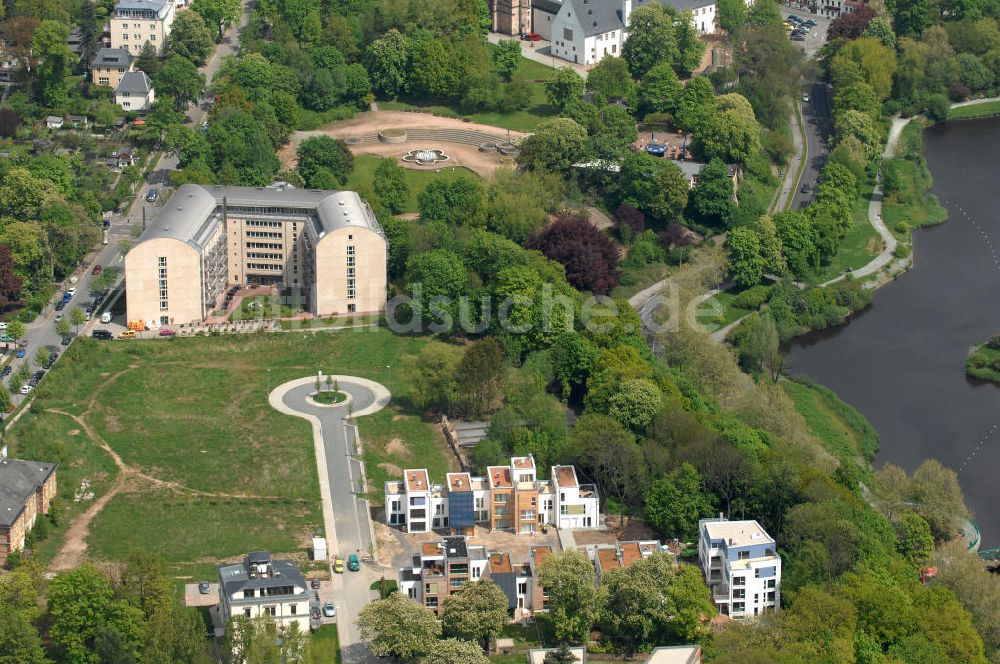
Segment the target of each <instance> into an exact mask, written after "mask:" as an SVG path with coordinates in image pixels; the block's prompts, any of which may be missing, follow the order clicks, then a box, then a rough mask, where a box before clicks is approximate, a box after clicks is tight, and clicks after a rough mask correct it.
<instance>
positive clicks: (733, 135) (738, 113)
mask: <svg viewBox="0 0 1000 664" xmlns="http://www.w3.org/2000/svg"><path fill="white" fill-rule="evenodd" d="M715 103H716V107H717V111H716V114H715V117H714V119H713V120H712V121H710V122H706V123H704V124H702V125H701V127H700V128H699V130H696V131H695V137H696V138H697V139H698V140H699V141H700V142H701V144H702V147H703V148H704V150H705V152H706V153H708V154H709V155H711V156H712V157H718V158H720V159H722V160H723V161H726V162H733V161H737V162H740V163H742V164H745V163H747V162H748V161H750V159H752V158H753V157H755V156H756V155H757V154H759V153H760V150H761V140H760V124H759V123H758V122H757V117H756V116H755V115H754V112H753V106H751V105H750V102H749V101H747V99H746V97H744V96H743V95H741V94H738V93H735V92H732V93H729V94H725V95H721V96H719V97H718V98H716V101H715Z"/></svg>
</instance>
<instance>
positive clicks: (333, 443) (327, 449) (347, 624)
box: [268, 376, 391, 664]
mask: <svg viewBox="0 0 1000 664" xmlns="http://www.w3.org/2000/svg"><path fill="white" fill-rule="evenodd" d="M330 378H331V380H333V381H336V382H337V388H338V389H339V390H340V391H341V392H345V393H347V394H348V395H349V396H350V402H349V403H343V404H334V405H329V406H327V405H321V404H315V403H309V401H310V399H309V395H310V394H312V393H313V392H314V391H315V389H316V388H315V384H316V376H307V377H305V378H298V379H295V380H291V381H288V382H287V383H283V384H281V385H279V386H278V387H276V388H274V390H272V391H271V393H270V395H268V401H269V402H270V404H271V406H272V407H273V408H275V409H276V410H278V411H280V412H282V413H285V414H286V415H292V416H294V417H301V418H303V419H305V420H308V421H309V422H310V424H312V430H313V448H314V450H315V454H316V469H317V472H318V473H319V489H320V498H321V500H322V503H323V525H324V530H325V533H326V539H327V550H328V551H329V552H330V555H331V556H333V555H339V556H340V557H342V558H347V556H348V555H349V554H351V553H357V554H358V555H359V556H366V555H367V553H368V551H369V548H370V547H374V546H375V545H376V541H375V538H374V537H373V536H372V532H373V531H372V524H371V519H370V512H369V506H368V500H367V499H366V498H364V497H363V496H362V494H363V493H364V491H365V468H364V464H363V463H362V462H361V456H362V449H361V441H360V439H359V437H358V429H357V426H356V425H355V424H353V423H352V422H351V421H350V420H353V419H354V418H357V417H363V416H365V415H371V414H373V413H377V412H378V411H380V410H382V409H383V408H385V407H386V405H387V404H388V403H389V400H390V398H391V395H390V393H389V390H388V389H387V388H386V387H385V386H384V385H382V384H381V383H376V382H375V381H373V380H368V379H367V378H359V377H357V376H331V377H330ZM322 384H323V385H324V386H325V385H326V377H325V376H324V377H323V380H322ZM331 576H332V578H333V588H334V591H335V593H336V597H337V599H336V601H335V604H336V605H337V615H338V616H339V619H338V620H337V632H338V635H339V637H340V648H341V652H342V654H343V661H344V662H345V664H359V663H361V662H371V661H374V660H373V659H372V656H371V653H370V651H369V650H368V648H367V646H365V645H364V643H363V642H362V641H361V635H360V633H359V632H358V628H357V625H355V623H354V620H355V618H356V617H357V615H358V613H359V612H360V611H361V609H362V608H364V606H365V604H367V603H368V598H369V586H370V585H371V583H372V581H374V580H376V579H377V578H378V574H377V573H375V572H373V571H372V570H370V569H369V567H368V566H367V565H363V566H362V571H361V572H345V573H344V574H332V575H331Z"/></svg>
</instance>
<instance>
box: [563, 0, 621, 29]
mask: <svg viewBox="0 0 1000 664" xmlns="http://www.w3.org/2000/svg"><path fill="white" fill-rule="evenodd" d="M563 5H565V6H567V7H569V9H570V10H571V11H572V12H573V13H574V14H575V15H576V18H577V19H578V20H579V21H580V26H581V27H582V28H583V33H584V35H585V36H587V37H591V36H593V35H599V34H603V33H605V32H611V31H612V30H621V29H622V28H624V27H625V26H624V24H623V23H622V13H621V2H617V1H612V0H566V1H565V2H564V3H563Z"/></svg>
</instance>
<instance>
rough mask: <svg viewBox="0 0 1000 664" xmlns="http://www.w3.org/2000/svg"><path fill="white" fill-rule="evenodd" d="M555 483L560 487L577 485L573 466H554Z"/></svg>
mask: <svg viewBox="0 0 1000 664" xmlns="http://www.w3.org/2000/svg"><path fill="white" fill-rule="evenodd" d="M556 484H558V485H559V486H561V487H574V486H579V485H578V484H577V482H576V471H575V470H574V469H573V466H556Z"/></svg>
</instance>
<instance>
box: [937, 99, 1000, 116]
mask: <svg viewBox="0 0 1000 664" xmlns="http://www.w3.org/2000/svg"><path fill="white" fill-rule="evenodd" d="M994 115H1000V101H987V102H983V103H982V104H972V105H970V106H960V107H959V108H953V109H951V110H950V111H948V119H949V120H969V119H971V118H988V117H993V116H994Z"/></svg>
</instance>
